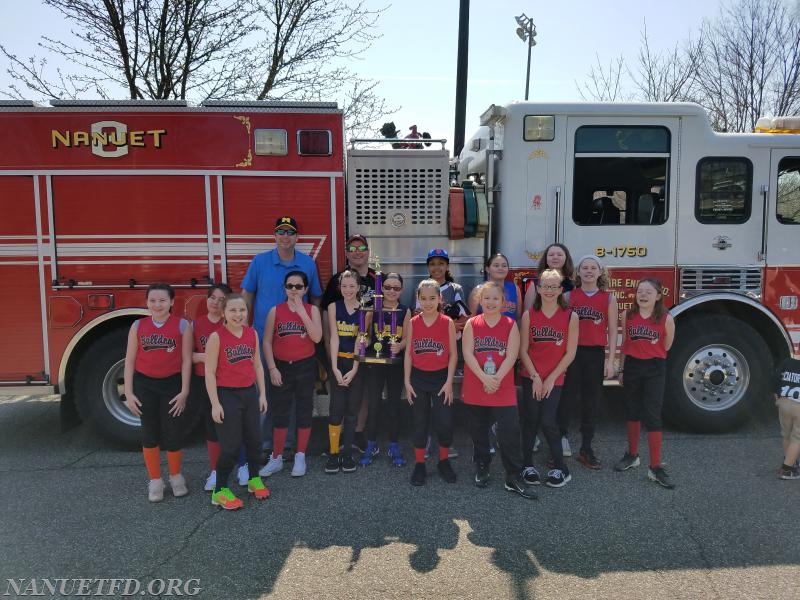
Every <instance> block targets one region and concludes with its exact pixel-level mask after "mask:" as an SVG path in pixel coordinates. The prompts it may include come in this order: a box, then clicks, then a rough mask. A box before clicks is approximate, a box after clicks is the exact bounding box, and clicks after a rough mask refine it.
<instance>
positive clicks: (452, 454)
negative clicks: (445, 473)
mask: <svg viewBox="0 0 800 600" xmlns="http://www.w3.org/2000/svg"><path fill="white" fill-rule="evenodd" d="M447 458H458V450H456V448H455V446H450V448H449V449H448V450H447Z"/></svg>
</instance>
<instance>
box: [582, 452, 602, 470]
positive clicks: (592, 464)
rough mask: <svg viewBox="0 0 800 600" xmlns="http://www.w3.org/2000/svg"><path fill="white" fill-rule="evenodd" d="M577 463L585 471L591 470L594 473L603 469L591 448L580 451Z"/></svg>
mask: <svg viewBox="0 0 800 600" xmlns="http://www.w3.org/2000/svg"><path fill="white" fill-rule="evenodd" d="M578 461H579V462H580V463H581V464H582V465H583V466H584V467H586V468H587V469H593V470H595V471H596V470H598V469H601V468H602V467H603V465H602V464H601V463H600V461H599V460H597V457H596V456H595V455H594V452H593V451H592V449H591V448H590V449H589V450H581V451H580V452H579V453H578Z"/></svg>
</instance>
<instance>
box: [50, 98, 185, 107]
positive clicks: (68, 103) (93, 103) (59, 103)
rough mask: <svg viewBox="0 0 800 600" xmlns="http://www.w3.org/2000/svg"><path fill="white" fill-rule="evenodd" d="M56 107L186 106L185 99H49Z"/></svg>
mask: <svg viewBox="0 0 800 600" xmlns="http://www.w3.org/2000/svg"><path fill="white" fill-rule="evenodd" d="M50 105H51V106H56V107H73V108H74V107H81V106H85V107H94V108H96V107H98V106H115V107H116V106H139V107H142V106H176V107H185V106H188V104H187V103H186V100H56V99H53V100H50Z"/></svg>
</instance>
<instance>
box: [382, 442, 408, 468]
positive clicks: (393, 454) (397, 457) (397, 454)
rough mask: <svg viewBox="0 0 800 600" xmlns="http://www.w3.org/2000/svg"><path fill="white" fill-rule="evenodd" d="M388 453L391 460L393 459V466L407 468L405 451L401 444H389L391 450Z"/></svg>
mask: <svg viewBox="0 0 800 600" xmlns="http://www.w3.org/2000/svg"><path fill="white" fill-rule="evenodd" d="M386 453H387V454H388V455H389V458H390V459H392V464H393V465H394V466H395V467H403V466H405V464H406V459H405V458H403V451H402V450H401V449H400V444H399V443H397V442H391V443H390V444H389V450H388V451H387V452H386Z"/></svg>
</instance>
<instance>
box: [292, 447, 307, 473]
mask: <svg viewBox="0 0 800 600" xmlns="http://www.w3.org/2000/svg"><path fill="white" fill-rule="evenodd" d="M305 474H306V453H305V452H298V453H296V454H295V455H294V466H293V467H292V477H302V476H303V475H305Z"/></svg>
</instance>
